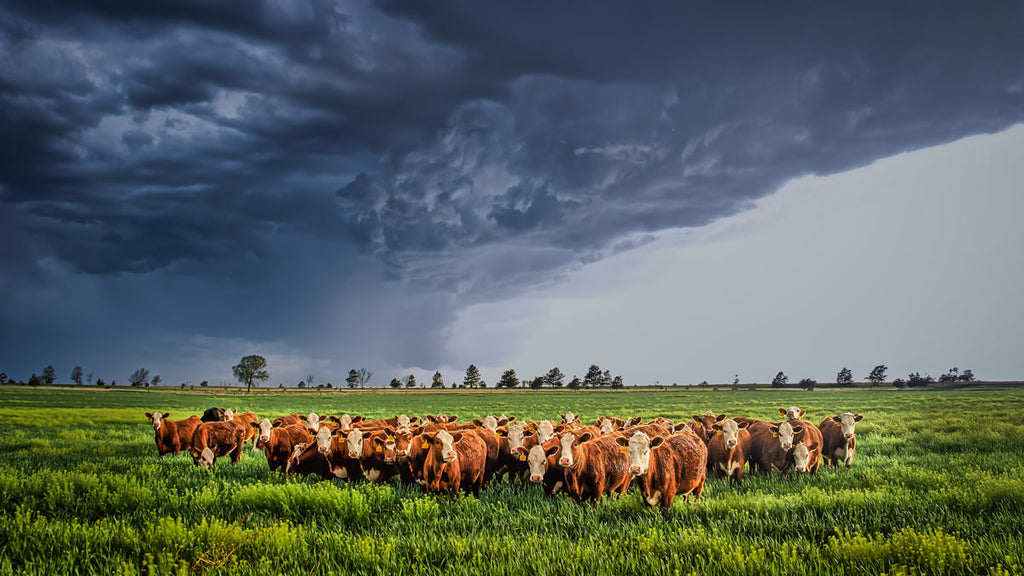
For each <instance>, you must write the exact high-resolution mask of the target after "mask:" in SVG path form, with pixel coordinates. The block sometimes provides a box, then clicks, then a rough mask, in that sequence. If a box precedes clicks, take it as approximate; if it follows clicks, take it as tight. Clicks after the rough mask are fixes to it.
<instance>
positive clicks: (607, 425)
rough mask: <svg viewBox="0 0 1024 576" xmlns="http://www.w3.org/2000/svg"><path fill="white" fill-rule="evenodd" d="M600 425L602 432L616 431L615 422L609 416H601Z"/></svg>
mask: <svg viewBox="0 0 1024 576" xmlns="http://www.w3.org/2000/svg"><path fill="white" fill-rule="evenodd" d="M598 426H599V427H600V432H601V434H611V433H612V432H615V424H614V423H612V421H611V420H609V419H607V418H601V421H600V422H599V423H598Z"/></svg>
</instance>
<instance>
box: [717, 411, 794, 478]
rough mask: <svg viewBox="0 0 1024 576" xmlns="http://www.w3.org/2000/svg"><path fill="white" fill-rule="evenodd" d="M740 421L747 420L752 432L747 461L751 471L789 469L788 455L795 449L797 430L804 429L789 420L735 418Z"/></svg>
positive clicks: (749, 429)
mask: <svg viewBox="0 0 1024 576" xmlns="http://www.w3.org/2000/svg"><path fill="white" fill-rule="evenodd" d="M733 420H735V421H736V422H737V424H738V423H742V422H747V424H748V426H747V432H749V433H750V450H749V451H748V453H747V462H748V463H749V464H750V472H751V473H752V474H753V473H758V472H760V473H762V474H766V475H767V474H769V473H771V471H772V470H779V471H783V472H786V471H788V470H789V465H788V463H787V458H786V457H787V455H788V454H789V451H790V450H792V449H793V439H794V436H795V435H796V433H797V432H800V431H802V429H803V427H802V426H799V425H798V427H799V428H800V430H796V429H795V427H794V426H793V425H792V424H790V423H789V422H765V421H764V420H754V419H747V418H744V419H740V418H733Z"/></svg>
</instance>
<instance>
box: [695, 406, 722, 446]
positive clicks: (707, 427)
mask: <svg viewBox="0 0 1024 576" xmlns="http://www.w3.org/2000/svg"><path fill="white" fill-rule="evenodd" d="M722 420H725V414H719V415H717V416H715V413H714V412H712V411H711V410H708V411H707V412H705V413H704V414H702V415H700V416H698V415H696V414H694V415H693V421H694V422H696V423H698V424H700V425H701V427H702V428H703V436H704V440H705V441H707V439H708V438H711V436H712V435H713V434H714V433H715V424H717V423H719V422H721V421H722Z"/></svg>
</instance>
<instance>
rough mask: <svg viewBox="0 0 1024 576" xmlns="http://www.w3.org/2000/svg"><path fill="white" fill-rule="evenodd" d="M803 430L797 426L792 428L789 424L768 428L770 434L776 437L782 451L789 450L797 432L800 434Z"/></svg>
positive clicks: (784, 423)
mask: <svg viewBox="0 0 1024 576" xmlns="http://www.w3.org/2000/svg"><path fill="white" fill-rule="evenodd" d="M803 429H804V427H803V426H801V425H799V424H798V425H796V426H793V425H792V424H790V423H789V422H783V423H782V424H779V425H778V426H772V427H770V428H769V430H771V432H772V434H775V435H777V436H778V438H779V448H782V449H783V450H789V449H790V448H792V447H793V436H795V435H796V433H797V432H800V431H801V430H803Z"/></svg>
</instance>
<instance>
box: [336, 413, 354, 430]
mask: <svg viewBox="0 0 1024 576" xmlns="http://www.w3.org/2000/svg"><path fill="white" fill-rule="evenodd" d="M351 427H352V416H349V415H348V414H342V415H341V417H340V418H338V429H339V430H348V429H349V428H351Z"/></svg>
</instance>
